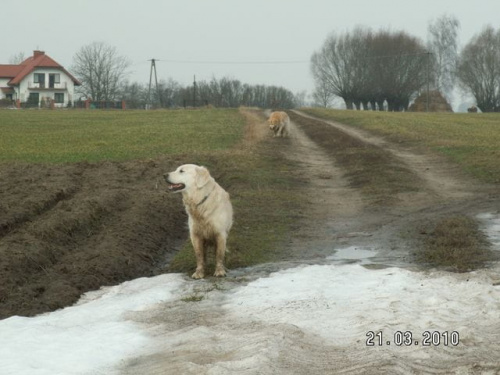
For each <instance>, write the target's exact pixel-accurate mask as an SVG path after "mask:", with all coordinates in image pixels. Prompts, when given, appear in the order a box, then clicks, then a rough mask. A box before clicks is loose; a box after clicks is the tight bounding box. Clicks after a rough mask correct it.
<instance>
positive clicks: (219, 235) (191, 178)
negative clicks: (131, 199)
mask: <svg viewBox="0 0 500 375" xmlns="http://www.w3.org/2000/svg"><path fill="white" fill-rule="evenodd" d="M165 180H166V181H167V184H168V189H169V190H170V191H173V192H182V201H183V203H184V207H185V208H186V212H187V214H188V217H189V218H188V224H189V234H190V237H191V242H192V244H193V248H194V252H195V255H196V272H195V273H194V274H193V275H192V277H193V278H194V279H201V278H203V277H205V262H206V247H207V245H213V246H215V261H216V264H215V274H214V276H225V275H226V270H225V268H224V255H225V253H226V240H227V236H228V235H229V230H230V229H231V226H232V224H233V207H232V205H231V201H230V200H229V194H228V193H227V192H226V191H225V190H224V189H223V188H222V187H220V185H219V184H218V183H217V182H215V180H214V179H213V177H212V176H210V173H209V172H208V170H207V169H206V168H205V167H200V166H198V165H194V164H185V165H181V166H180V167H179V168H177V169H176V170H175V171H174V172H170V173H167V174H166V175H165Z"/></svg>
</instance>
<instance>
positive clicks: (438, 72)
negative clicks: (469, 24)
mask: <svg viewBox="0 0 500 375" xmlns="http://www.w3.org/2000/svg"><path fill="white" fill-rule="evenodd" d="M459 29H460V22H459V21H458V20H457V19H456V18H455V17H453V16H448V15H443V16H441V17H440V18H438V19H436V20H435V21H432V22H431V23H429V28H428V31H429V40H428V43H427V48H428V49H429V51H430V52H432V56H433V73H434V74H433V77H434V85H433V86H434V89H436V90H439V91H440V92H441V93H442V94H445V95H449V94H450V93H451V91H452V90H453V86H454V85H455V77H456V67H457V62H458V30H459Z"/></svg>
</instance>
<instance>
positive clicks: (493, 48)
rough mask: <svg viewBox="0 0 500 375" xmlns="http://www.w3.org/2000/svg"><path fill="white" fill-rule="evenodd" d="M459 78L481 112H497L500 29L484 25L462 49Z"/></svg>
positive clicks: (499, 100) (499, 84) (498, 106)
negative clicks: (496, 29)
mask: <svg viewBox="0 0 500 375" xmlns="http://www.w3.org/2000/svg"><path fill="white" fill-rule="evenodd" d="M458 78H459V79H460V81H461V83H462V86H463V87H464V88H465V89H467V90H468V91H470V92H471V93H472V95H474V97H475V98H476V102H477V106H478V107H479V108H480V109H481V111H483V112H499V111H500V30H498V31H495V29H494V28H493V27H492V26H487V27H486V28H485V29H484V30H483V31H482V32H481V33H479V35H476V36H474V37H473V38H472V40H471V41H470V42H469V43H468V44H467V45H466V46H465V47H464V49H463V50H462V53H461V54H460V62H459V64H458Z"/></svg>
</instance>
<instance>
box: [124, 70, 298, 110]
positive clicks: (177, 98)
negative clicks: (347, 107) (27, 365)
mask: <svg viewBox="0 0 500 375" xmlns="http://www.w3.org/2000/svg"><path fill="white" fill-rule="evenodd" d="M148 95H149V102H148ZM121 98H122V99H123V100H125V101H126V102H127V107H128V108H144V107H145V106H146V104H152V105H153V107H156V108H158V107H163V108H172V107H184V106H189V107H193V106H203V105H212V106H215V107H220V108H225V107H239V106H249V107H262V108H293V107H295V106H296V105H297V98H296V96H295V95H294V94H293V93H292V92H291V91H290V90H287V89H285V88H283V87H277V86H267V85H249V84H245V83H242V82H241V81H239V80H237V79H232V78H228V77H223V78H220V79H217V78H215V77H214V78H212V79H211V80H210V81H199V82H196V84H191V85H187V86H183V85H181V84H179V83H178V82H176V81H175V80H173V79H171V78H170V79H169V80H167V81H165V80H160V82H159V83H158V90H157V89H156V85H155V84H154V83H153V85H152V87H151V90H150V89H149V85H148V84H140V83H125V84H124V85H123V87H122V93H121Z"/></svg>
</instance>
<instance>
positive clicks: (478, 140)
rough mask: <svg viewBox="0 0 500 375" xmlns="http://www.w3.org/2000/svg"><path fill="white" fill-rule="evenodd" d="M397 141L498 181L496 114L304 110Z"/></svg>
mask: <svg viewBox="0 0 500 375" xmlns="http://www.w3.org/2000/svg"><path fill="white" fill-rule="evenodd" d="M304 112H306V113H309V114H311V115H314V116H318V117H320V118H324V119H329V120H334V121H338V122H341V123H344V124H347V125H352V126H356V127H360V128H364V129H367V130H370V131H373V132H375V133H378V134H381V135H383V136H386V137H388V138H389V139H390V140H391V141H394V142H398V143H405V142H407V143H410V144H412V145H417V146H424V147H429V148H431V149H433V150H435V151H437V152H439V153H442V154H444V155H446V156H447V157H449V158H450V159H451V160H452V161H454V162H456V163H458V164H460V165H461V166H462V167H463V169H464V170H466V171H467V172H468V173H470V174H472V175H473V176H475V177H477V178H479V179H480V180H481V181H484V182H490V183H500V163H499V160H500V114H495V113H491V114H484V113H483V114H477V113H474V114H458V113H408V112H407V113H391V112H370V111H342V110H331V109H318V108H314V109H309V108H308V109H304Z"/></svg>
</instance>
